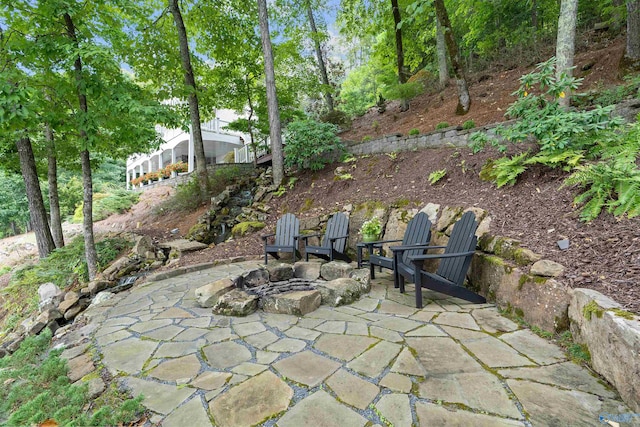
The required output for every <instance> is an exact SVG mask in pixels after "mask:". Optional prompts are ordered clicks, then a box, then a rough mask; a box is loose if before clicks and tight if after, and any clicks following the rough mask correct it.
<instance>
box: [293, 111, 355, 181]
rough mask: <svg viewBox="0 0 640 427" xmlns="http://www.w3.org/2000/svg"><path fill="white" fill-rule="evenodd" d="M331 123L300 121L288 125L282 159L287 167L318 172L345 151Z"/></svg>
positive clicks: (335, 127)
mask: <svg viewBox="0 0 640 427" xmlns="http://www.w3.org/2000/svg"><path fill="white" fill-rule="evenodd" d="M337 133H338V128H337V126H335V125H333V124H331V123H320V122H316V121H314V120H300V121H296V122H293V123H290V124H289V126H288V127H287V130H286V133H285V141H286V144H285V145H284V159H285V165H286V166H287V167H292V166H298V167H299V168H302V169H311V170H313V171H316V170H320V169H322V168H324V167H325V165H327V164H328V163H330V162H331V161H332V160H333V158H338V157H339V156H340V154H341V153H343V152H344V151H346V149H345V147H344V144H343V143H342V141H340V138H338V136H337Z"/></svg>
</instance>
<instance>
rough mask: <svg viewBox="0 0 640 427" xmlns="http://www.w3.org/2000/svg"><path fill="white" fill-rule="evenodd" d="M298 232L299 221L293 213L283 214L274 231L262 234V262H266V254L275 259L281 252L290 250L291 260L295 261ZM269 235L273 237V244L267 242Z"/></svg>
mask: <svg viewBox="0 0 640 427" xmlns="http://www.w3.org/2000/svg"><path fill="white" fill-rule="evenodd" d="M299 234H300V221H299V220H298V218H296V216H295V215H294V214H290V213H288V214H285V215H283V216H282V217H281V218H280V219H279V220H278V222H277V223H276V232H275V233H272V234H267V235H264V236H262V240H263V241H264V263H265V264H267V263H268V261H269V260H268V257H267V255H268V254H271V255H272V256H273V257H274V258H275V259H279V258H280V253H281V252H291V253H292V254H293V262H295V261H296V252H298V235H299ZM269 237H275V238H274V239H273V240H274V242H273V244H269V242H268V240H269Z"/></svg>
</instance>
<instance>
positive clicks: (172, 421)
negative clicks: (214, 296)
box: [65, 261, 632, 427]
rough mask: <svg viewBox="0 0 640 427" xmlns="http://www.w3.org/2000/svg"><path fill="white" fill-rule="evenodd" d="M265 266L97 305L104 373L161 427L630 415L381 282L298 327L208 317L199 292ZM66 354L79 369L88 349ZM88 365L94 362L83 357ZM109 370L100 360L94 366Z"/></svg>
mask: <svg viewBox="0 0 640 427" xmlns="http://www.w3.org/2000/svg"><path fill="white" fill-rule="evenodd" d="M256 265H257V263H256V262H254V261H247V262H241V263H235V264H229V265H221V266H217V267H212V268H209V269H204V270H200V271H195V272H191V273H187V274H184V275H181V276H177V277H174V278H170V279H165V280H161V281H157V282H150V283H146V284H143V285H141V286H138V287H135V288H132V289H131V290H130V291H127V292H125V293H121V294H118V295H117V296H116V297H115V298H114V299H112V300H109V301H107V302H106V303H105V304H103V305H98V306H95V307H91V308H90V309H89V310H88V311H87V318H89V319H91V320H90V321H91V327H90V328H88V329H87V331H92V332H91V333H92V334H93V337H94V339H93V345H94V347H95V350H93V351H94V353H95V354H96V357H95V358H94V360H95V361H96V363H102V366H104V367H105V368H106V369H108V370H109V371H110V372H111V374H112V375H114V376H117V377H119V381H120V384H121V385H122V386H123V387H126V388H127V389H129V390H130V391H131V392H132V393H133V394H134V395H139V394H142V395H144V401H143V404H144V405H145V406H146V407H147V408H148V409H149V410H150V411H151V413H152V418H151V422H152V423H154V424H157V425H163V426H165V427H166V426H169V427H172V426H184V425H188V426H196V427H197V426H210V425H217V426H221V427H226V426H250V425H264V426H276V425H277V426H283V427H289V426H295V427H300V426H341V427H342V426H364V425H385V423H391V424H393V425H394V426H397V427H400V426H438V425H452V426H470V425H473V426H532V425H533V426H537V425H553V426H556V425H557V426H562V425H567V426H581V425H594V426H595V425H599V424H600V423H599V415H600V414H603V413H605V412H606V413H608V414H623V413H630V412H632V411H631V410H629V408H628V407H627V406H625V405H624V404H623V403H622V402H621V401H620V399H619V397H618V396H617V393H616V392H615V390H612V389H610V388H609V387H607V386H605V385H603V383H602V381H600V380H599V379H598V378H596V377H594V376H593V375H592V374H591V373H590V371H588V370H587V369H585V368H583V367H581V366H579V365H577V364H575V363H573V362H571V361H569V360H568V359H567V357H566V355H565V354H564V353H563V352H562V351H561V350H560V349H559V348H558V347H557V346H555V345H554V344H552V343H549V342H548V341H546V340H544V339H542V338H540V337H538V336H537V335H535V334H533V333H532V332H530V331H529V330H527V329H523V328H521V327H520V326H518V325H517V324H516V323H514V322H512V321H511V320H509V319H506V318H505V317H503V316H501V315H500V314H499V313H498V311H497V310H496V308H495V307H494V306H492V305H491V304H475V305H474V304H469V303H466V302H464V301H461V300H459V299H456V298H449V297H447V296H445V295H441V294H437V293H434V292H430V291H427V292H424V299H425V303H424V308H423V309H420V310H419V309H416V308H415V306H414V295H413V294H412V292H411V291H412V287H411V285H408V287H407V288H408V293H407V294H405V295H402V294H400V293H399V292H398V290H397V289H394V287H393V282H392V279H391V276H390V275H389V274H385V273H380V274H379V275H377V278H376V280H373V281H372V290H371V292H370V293H369V295H367V296H364V297H362V298H361V299H360V300H359V301H356V302H354V303H353V304H351V305H349V306H343V307H326V306H322V307H320V308H319V309H318V310H316V311H314V312H312V313H309V314H307V315H305V316H304V317H301V318H298V317H296V316H290V315H278V314H270V313H263V312H261V311H258V312H256V313H254V314H252V315H250V316H247V317H245V318H232V317H226V316H220V315H214V314H213V313H212V312H211V309H203V308H200V307H199V306H198V305H197V303H196V300H195V293H194V291H195V289H196V288H198V287H200V286H202V285H204V284H206V283H210V282H212V281H214V280H219V279H222V278H225V277H230V276H234V275H238V274H241V273H242V272H243V271H246V270H247V269H249V268H252V267H255V266H256ZM78 349H79V350H78V351H76V349H68V350H66V351H65V354H66V355H68V356H70V357H69V358H71V356H73V357H83V356H82V353H83V352H85V351H87V350H88V349H86V348H84V347H78ZM84 357H85V359H86V355H85V356H84ZM97 360H100V362H97Z"/></svg>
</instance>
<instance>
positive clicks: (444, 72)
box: [436, 18, 449, 90]
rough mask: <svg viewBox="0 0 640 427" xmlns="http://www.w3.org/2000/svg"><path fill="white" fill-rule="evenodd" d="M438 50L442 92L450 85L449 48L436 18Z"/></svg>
mask: <svg viewBox="0 0 640 427" xmlns="http://www.w3.org/2000/svg"><path fill="white" fill-rule="evenodd" d="M436 50H437V53H438V78H439V82H440V90H442V89H444V88H445V87H447V83H449V67H447V46H446V45H445V43H444V31H442V25H441V24H440V20H439V19H438V18H436Z"/></svg>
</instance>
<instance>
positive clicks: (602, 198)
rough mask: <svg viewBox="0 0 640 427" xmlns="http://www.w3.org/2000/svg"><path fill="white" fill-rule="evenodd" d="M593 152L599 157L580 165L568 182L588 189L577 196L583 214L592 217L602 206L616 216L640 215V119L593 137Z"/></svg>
mask: <svg viewBox="0 0 640 427" xmlns="http://www.w3.org/2000/svg"><path fill="white" fill-rule="evenodd" d="M594 142H595V145H594V146H593V147H592V149H591V151H590V155H591V156H595V157H596V158H597V159H598V160H597V161H595V162H591V163H589V164H586V165H581V166H578V167H577V168H576V169H575V172H574V173H573V174H572V175H571V176H570V177H569V178H567V180H566V181H565V185H577V186H579V187H581V188H583V189H585V191H584V192H583V193H581V194H579V195H578V196H576V198H575V199H574V201H573V202H574V204H576V205H580V206H581V213H580V218H581V219H582V220H584V221H591V220H592V219H594V218H596V217H597V216H598V215H599V214H600V212H601V211H602V209H606V210H607V211H608V212H610V213H613V214H614V215H616V216H621V215H624V214H627V216H628V217H629V218H632V217H635V216H638V215H640V170H639V169H638V166H637V164H636V159H637V158H638V155H639V153H640V123H635V124H633V125H632V126H629V127H628V128H627V129H625V130H624V131H622V132H614V131H609V132H603V133H601V134H599V135H597V137H595V138H594Z"/></svg>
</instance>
